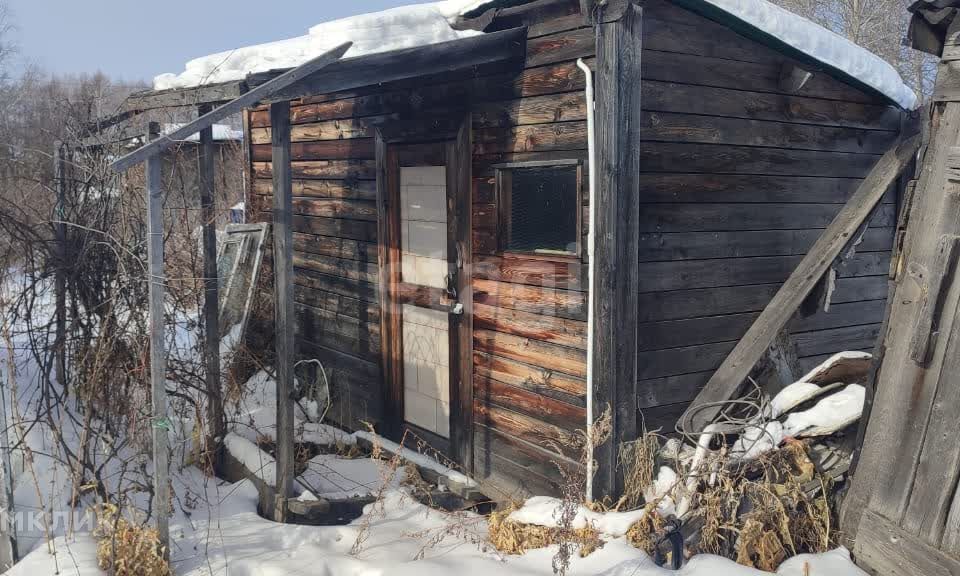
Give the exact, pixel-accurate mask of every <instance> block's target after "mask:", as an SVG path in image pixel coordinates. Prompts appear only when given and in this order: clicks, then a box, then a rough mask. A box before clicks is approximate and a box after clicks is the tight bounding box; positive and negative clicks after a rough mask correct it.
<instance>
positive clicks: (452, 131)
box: [375, 113, 473, 472]
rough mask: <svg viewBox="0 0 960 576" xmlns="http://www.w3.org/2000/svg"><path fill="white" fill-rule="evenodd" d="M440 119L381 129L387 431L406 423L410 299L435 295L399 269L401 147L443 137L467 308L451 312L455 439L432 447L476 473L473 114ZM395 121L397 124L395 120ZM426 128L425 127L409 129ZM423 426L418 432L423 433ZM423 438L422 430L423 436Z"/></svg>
mask: <svg viewBox="0 0 960 576" xmlns="http://www.w3.org/2000/svg"><path fill="white" fill-rule="evenodd" d="M449 120H452V121H451V122H449V123H448V122H446V121H443V122H440V123H441V124H445V125H446V129H441V130H438V129H437V128H438V122H437V121H436V120H434V121H433V122H422V123H418V122H412V123H411V122H410V121H409V120H399V121H395V122H394V123H389V122H388V123H386V124H384V125H381V126H380V127H378V128H377V130H376V142H375V151H376V178H377V261H378V277H377V278H378V294H379V298H380V341H381V346H380V347H381V374H382V379H381V380H382V391H383V404H384V410H383V414H384V430H382V433H384V434H385V435H387V436H388V437H390V438H392V439H394V440H396V441H400V440H401V439H402V438H403V437H404V433H405V431H406V430H407V429H408V425H407V424H406V423H405V421H404V391H403V324H402V322H403V317H402V304H403V302H404V301H410V300H411V299H419V298H423V297H424V296H427V297H428V298H432V299H433V300H436V297H435V295H430V294H423V293H422V291H417V292H416V293H410V291H409V290H405V289H404V288H405V286H404V284H403V283H402V282H401V274H400V258H401V252H400V178H399V176H400V158H399V154H398V147H399V146H401V145H403V146H408V145H416V144H420V143H423V144H427V143H434V144H436V143H437V142H441V143H442V146H443V150H444V160H445V162H446V175H447V187H446V188H447V190H446V192H447V261H448V267H449V273H450V274H452V275H453V277H454V278H455V279H456V282H455V289H456V295H457V301H458V302H459V303H460V304H461V305H462V306H463V313H462V314H460V315H453V314H451V315H450V319H451V322H450V330H449V334H450V360H451V361H450V439H449V444H448V446H433V448H435V449H438V450H439V451H440V452H442V453H444V454H445V455H446V456H448V457H449V458H451V459H453V460H454V461H455V462H456V463H457V464H459V465H460V466H462V467H463V468H464V469H465V470H466V471H467V472H472V471H473V290H472V285H473V282H472V263H473V249H472V218H471V215H472V213H473V201H472V196H473V194H472V175H471V172H472V164H473V158H472V148H471V146H472V134H471V117H470V114H469V113H464V114H461V115H458V116H457V117H455V118H452V119H449ZM391 124H392V125H391ZM411 126H413V127H416V126H422V129H417V128H414V129H411ZM419 432H420V431H419V430H418V433H419ZM420 435H421V436H423V434H420Z"/></svg>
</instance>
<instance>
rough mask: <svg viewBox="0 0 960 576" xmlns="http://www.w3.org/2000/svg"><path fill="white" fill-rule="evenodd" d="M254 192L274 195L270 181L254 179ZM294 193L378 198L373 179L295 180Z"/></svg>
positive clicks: (315, 196)
mask: <svg viewBox="0 0 960 576" xmlns="http://www.w3.org/2000/svg"><path fill="white" fill-rule="evenodd" d="M253 192H254V193H255V194H258V195H265V196H270V195H272V194H273V191H272V189H271V184H270V181H269V180H263V179H257V180H254V181H253ZM293 195H294V197H309V198H347V199H352V200H376V198H377V185H376V182H374V181H373V180H294V181H293Z"/></svg>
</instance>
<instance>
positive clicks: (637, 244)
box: [141, 0, 913, 494]
mask: <svg viewBox="0 0 960 576" xmlns="http://www.w3.org/2000/svg"><path fill="white" fill-rule="evenodd" d="M473 4H474V6H473V7H472V8H471V9H470V10H468V11H464V12H463V13H461V14H460V17H459V18H458V20H457V22H456V23H455V25H456V26H457V27H459V28H463V29H473V30H476V31H477V34H475V35H465V36H464V37H463V38H460V39H456V40H452V41H448V42H444V43H440V44H436V43H434V44H426V45H423V46H415V47H412V48H404V49H401V50H394V51H388V52H382V53H377V54H368V55H362V56H357V57H351V54H350V52H349V51H348V52H347V54H346V55H345V57H344V59H342V60H340V61H337V62H335V63H334V64H331V65H329V66H328V67H326V68H324V69H322V70H320V71H319V72H316V73H313V74H311V75H309V76H306V77H305V78H303V79H301V80H299V81H298V83H296V84H293V85H291V86H290V87H289V88H287V89H285V90H281V91H279V92H277V93H276V94H274V95H273V96H272V97H271V98H270V100H271V101H272V103H271V104H270V105H268V106H261V107H255V108H248V109H246V110H245V111H244V124H245V137H246V142H245V145H246V148H245V149H246V151H247V152H248V155H249V166H248V169H249V175H250V178H248V179H247V182H249V189H248V190H247V195H248V198H247V202H248V203H247V206H248V212H249V218H248V219H249V221H251V222H256V221H264V222H273V223H274V231H275V233H277V232H281V231H284V230H286V228H287V227H289V232H288V233H289V234H290V239H291V240H292V245H290V246H286V245H285V244H284V243H283V242H279V243H278V242H275V243H274V246H275V247H277V246H280V247H281V250H283V251H284V254H283V258H280V259H278V258H272V257H271V258H272V260H273V262H274V269H276V270H277V271H278V274H283V275H286V274H288V272H289V271H288V270H287V266H288V264H286V263H284V262H282V261H281V260H283V261H288V262H289V265H292V276H290V278H292V284H293V288H292V294H293V303H292V304H291V306H292V310H293V316H292V318H293V319H294V325H295V332H294V334H295V336H294V342H295V356H296V357H298V358H316V359H319V360H320V361H321V362H322V363H323V365H324V366H325V367H326V369H327V372H328V374H329V375H330V377H331V384H332V394H333V397H334V405H333V408H332V409H331V411H330V412H329V415H328V418H330V419H332V420H334V421H336V422H338V423H339V424H341V425H343V426H345V427H347V428H350V429H356V428H359V427H361V426H363V424H362V423H363V422H370V423H373V424H375V426H376V428H377V430H378V431H380V432H381V433H383V434H385V435H387V436H390V437H393V438H396V439H398V438H400V437H401V436H402V434H403V433H404V431H405V430H408V429H409V430H412V431H413V432H415V433H416V434H417V435H418V436H419V437H421V438H424V439H426V440H427V441H428V442H429V443H430V444H431V445H433V446H434V447H436V448H437V449H439V450H440V451H442V452H444V453H446V454H447V455H448V456H449V457H450V458H451V459H452V460H454V461H455V462H457V463H458V464H459V465H460V466H462V467H463V468H465V469H466V470H467V471H469V472H471V473H472V474H473V475H474V476H475V477H477V478H478V479H482V480H487V481H491V482H494V483H496V484H497V485H498V486H501V487H507V488H521V489H523V490H525V491H528V492H534V493H550V492H556V491H557V490H558V484H559V482H560V477H559V474H558V472H557V466H556V463H560V464H565V465H576V462H577V461H579V459H580V454H579V451H578V449H577V448H576V446H577V441H576V437H577V434H578V431H579V430H582V429H584V427H585V425H586V421H587V409H588V406H592V409H593V411H594V414H597V415H599V414H600V413H601V412H602V411H603V410H604V408H605V407H607V406H609V407H611V408H612V410H611V415H612V424H613V430H614V433H613V437H612V439H611V440H610V441H608V442H606V443H605V444H604V445H603V446H601V447H600V448H599V449H598V450H597V451H596V458H597V476H596V480H595V484H594V487H595V488H594V489H595V492H596V493H598V494H612V493H615V492H616V490H617V486H616V477H617V473H616V458H617V456H616V453H617V446H618V445H619V443H620V442H622V441H626V440H630V439H633V438H635V437H636V436H637V434H638V431H639V430H640V429H641V428H642V427H644V426H645V427H646V428H648V429H653V428H658V427H664V428H665V429H667V430H672V427H673V425H674V423H675V421H676V419H677V418H678V416H679V415H680V414H681V413H682V412H683V411H684V409H685V408H686V407H687V405H688V404H689V402H690V401H691V400H692V399H693V398H694V397H695V396H696V395H697V393H698V391H699V390H700V389H701V388H702V386H703V385H704V384H705V383H706V381H707V380H708V379H709V377H710V376H711V374H712V373H713V371H714V370H715V369H716V368H717V367H718V366H719V365H720V364H721V362H722V361H723V360H724V358H725V357H726V356H727V354H728V353H729V352H730V351H731V350H732V349H733V347H734V346H735V344H736V343H737V341H738V340H739V339H740V338H741V336H742V335H743V334H744V333H745V331H746V330H747V329H748V328H749V326H750V324H751V323H752V322H753V320H754V319H755V318H756V317H757V315H758V314H759V312H760V311H761V310H762V309H763V308H764V306H765V305H766V304H767V303H768V302H769V300H770V299H771V297H772V296H773V295H774V293H775V292H776V291H777V289H778V288H779V286H780V285H781V284H782V283H783V281H784V280H785V279H786V278H787V277H788V276H789V275H790V273H791V272H792V271H793V270H794V268H795V267H796V266H797V264H798V263H799V261H800V260H801V258H802V256H803V255H804V254H805V253H806V251H807V250H808V248H810V246H811V245H812V244H813V243H814V241H815V240H816V239H817V238H818V236H819V235H820V234H821V232H822V231H823V229H824V228H826V226H827V225H828V224H829V223H830V222H831V220H832V219H833V217H834V216H835V215H836V214H837V212H838V211H839V210H840V208H841V206H842V205H843V204H844V202H846V200H847V198H848V197H849V195H850V194H851V193H852V192H853V191H854V190H855V189H856V187H857V185H858V183H859V182H861V180H862V179H863V178H864V177H865V175H866V174H867V173H868V172H869V171H870V170H871V168H872V167H873V166H874V164H875V163H876V162H877V160H878V159H879V158H880V156H881V155H882V154H883V153H884V152H886V151H887V150H888V149H890V148H891V147H892V146H893V145H894V144H895V143H896V142H897V141H898V138H899V136H900V131H901V125H902V124H903V120H904V116H905V114H907V112H906V111H905V109H909V108H911V107H912V106H913V103H912V102H911V101H910V95H912V93H909V90H907V89H906V88H904V87H902V83H901V84H900V85H899V87H898V86H893V87H892V88H891V86H892V85H891V83H890V82H886V83H884V82H882V81H879V82H878V81H877V78H878V76H877V74H871V71H872V72H876V70H885V69H883V66H885V64H883V63H882V61H880V60H879V59H878V58H877V57H875V56H873V55H872V54H869V53H868V52H866V51H864V50H862V49H859V48H856V47H854V46H853V45H850V46H849V50H848V51H847V52H846V53H843V54H842V56H844V58H847V59H844V58H841V59H839V60H836V59H834V60H831V59H830V58H828V57H826V56H824V55H823V54H818V53H816V52H815V51H811V50H808V49H807V48H806V47H804V46H801V45H797V44H795V43H791V42H790V40H789V38H784V37H783V36H782V35H778V33H777V30H776V29H774V28H769V27H766V26H765V24H764V23H767V24H769V23H770V22H774V23H776V22H775V19H774V20H772V21H771V20H769V19H768V20H763V19H762V18H761V19H752V18H751V17H750V14H743V13H738V12H736V11H735V10H733V9H731V8H729V7H727V6H728V5H733V4H737V3H731V2H725V1H722V0H644V1H640V2H638V1H633V0H631V1H625V0H624V1H621V0H609V1H607V2H593V1H589V0H535V1H528V2H524V1H516V0H513V1H510V0H501V1H490V2H475V3H473ZM739 4H741V5H751V3H744V2H741V3H739ZM753 5H755V6H756V7H758V8H759V9H762V10H761V11H760V13H762V12H763V10H773V11H774V12H772V13H773V14H774V15H781V14H780V12H782V11H780V12H777V11H778V10H779V9H778V8H775V7H774V6H772V5H770V4H768V3H766V2H764V1H763V0H756V2H755V3H753ZM784 14H785V13H784ZM790 22H795V21H790ZM790 22H788V24H789V23H790ZM804 22H806V21H804ZM806 24H807V25H809V26H813V27H814V28H816V26H815V25H813V24H811V23H809V22H806ZM818 31H819V33H822V34H823V38H831V37H829V34H830V33H828V32H826V31H824V30H822V29H818ZM480 32H482V33H480ZM821 39H822V38H821ZM834 40H835V41H836V42H840V39H839V37H836V38H835V39H834ZM838 45H841V46H846V45H844V44H842V43H840V44H838ZM578 59H583V61H584V62H585V64H586V67H585V68H589V70H591V73H592V75H593V93H594V95H595V118H594V121H593V125H592V127H593V134H594V136H595V138H594V141H595V145H594V153H593V154H592V155H591V154H590V153H589V149H590V148H589V142H588V140H589V138H588V136H589V134H590V127H591V125H590V124H588V109H589V106H588V100H587V95H586V93H585V87H586V85H587V82H586V71H585V70H584V69H583V68H581V67H578V63H577V61H578ZM850 59H852V61H853V62H854V64H853V65H851V64H850V61H851V60H850ZM856 63H859V64H862V66H859V67H858V66H857V65H856ZM865 69H866V70H868V72H867V73H864V72H863V71H864V70H865ZM281 72H283V71H267V72H263V71H260V72H255V73H252V74H249V75H247V76H246V77H245V78H244V79H243V80H239V81H233V82H226V83H221V84H216V85H204V86H200V87H196V88H185V89H179V90H172V91H167V92H154V93H151V94H149V95H144V96H142V100H141V101H142V102H148V101H151V102H154V103H160V102H164V101H168V102H172V101H179V102H180V103H181V104H188V105H192V104H196V103H198V102H204V103H211V102H224V101H228V100H231V99H233V98H235V97H238V96H240V95H241V94H243V93H244V92H246V91H249V90H253V89H255V88H256V87H257V86H260V85H263V84H264V83H267V82H269V81H270V80H271V79H274V78H276V77H278V76H279V74H280V73H281ZM890 73H892V68H891V69H890V70H889V72H888V73H887V75H886V79H888V80H889V77H890V76H889V74H890ZM893 74H894V76H895V73H893ZM880 77H881V79H882V78H883V75H882V74H881V75H880ZM896 79H897V81H899V77H896ZM895 88H896V89H895ZM897 89H900V91H899V92H898V91H897ZM908 93H909V94H910V95H907V94H908ZM150 99H153V100H150ZM276 162H282V163H283V164H282V165H276ZM591 178H594V179H595V180H594V182H595V188H594V198H595V200H594V206H593V210H594V214H595V218H596V220H595V222H596V223H595V242H596V244H595V252H594V254H593V266H594V271H595V272H594V277H593V281H592V283H591V281H590V274H589V272H588V268H589V264H590V258H588V244H589V242H588V240H589V230H588V228H589V226H588V223H589V220H590V216H589V214H590V205H589V204H590V203H589V198H590V196H591V194H590V185H589V183H590V181H591ZM278 182H279V184H278ZM278 186H279V188H278ZM276 190H279V191H280V193H281V195H283V196H284V197H280V198H278V197H275V194H274V192H275V191H276ZM288 194H289V195H290V198H289V206H290V207H291V208H292V211H291V213H286V212H285V211H283V210H282V209H281V211H280V212H276V211H275V210H274V207H275V206H281V207H282V206H283V205H284V204H283V202H286V201H288V199H287V198H286V196H287V195H288ZM899 202H900V187H899V186H894V187H893V188H891V189H890V190H889V192H888V194H887V195H886V196H885V198H884V200H883V201H882V204H880V205H879V207H878V208H877V209H876V210H874V212H873V214H872V215H871V218H870V221H869V227H868V229H867V230H866V232H865V234H864V235H863V238H862V242H860V243H859V245H857V246H856V253H855V254H853V255H852V256H850V257H848V258H846V259H845V260H844V261H843V262H842V264H841V265H840V266H839V267H838V269H837V277H836V279H835V283H834V284H833V290H832V293H831V295H830V297H829V299H828V305H824V303H823V302H815V303H814V304H813V306H809V307H807V310H806V315H802V314H798V316H797V317H796V318H795V320H794V321H793V322H792V323H791V324H790V326H789V334H790V337H789V342H790V344H789V345H790V346H791V347H793V348H795V351H796V355H797V356H798V358H799V365H800V366H799V368H800V369H802V368H804V367H808V366H811V365H813V364H815V363H818V362H819V361H820V360H821V359H822V358H824V357H825V356H826V355H829V354H832V353H834V352H837V351H841V350H869V349H871V348H872V346H873V344H874V341H875V339H876V337H877V335H878V333H879V331H880V325H881V322H882V320H883V314H884V307H885V298H886V294H887V272H888V267H889V263H890V251H891V246H892V245H893V241H894V230H895V226H896V218H897V211H898V206H899ZM278 226H279V227H278ZM273 256H278V254H276V253H274V254H273ZM268 259H270V258H268ZM285 277H286V276H285ZM591 289H592V291H593V293H594V298H593V301H594V303H595V304H594V314H593V321H592V326H589V325H588V312H589V307H590V306H589V302H590V298H589V295H590V292H591ZM279 300H282V299H281V298H278V301H279ZM284 305H285V304H284ZM278 320H281V319H280V318H279V317H278ZM284 322H285V321H281V322H280V326H279V327H278V330H280V331H283V330H285V328H284ZM588 328H592V334H591V333H590V332H589V330H588ZM588 342H592V350H591V351H589V352H588ZM588 377H589V378H590V379H591V380H592V390H593V392H592V397H590V398H588V383H587V381H588Z"/></svg>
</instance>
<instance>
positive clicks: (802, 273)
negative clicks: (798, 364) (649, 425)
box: [685, 137, 920, 428]
mask: <svg viewBox="0 0 960 576" xmlns="http://www.w3.org/2000/svg"><path fill="white" fill-rule="evenodd" d="M919 144H920V142H919V138H918V137H913V138H911V139H909V140H907V141H906V142H903V143H902V144H900V145H899V146H897V147H896V148H895V149H893V150H891V151H890V152H888V153H887V154H885V155H884V156H883V158H881V159H880V161H879V162H877V165H876V166H875V167H874V169H873V170H872V171H871V172H870V174H869V175H868V176H867V178H866V179H865V180H864V181H863V183H862V184H861V185H860V187H859V188H858V190H857V192H856V193H855V194H854V195H853V197H851V199H850V201H849V202H848V203H847V204H846V205H845V207H844V209H843V210H842V211H841V212H840V213H839V214H838V215H837V217H836V219H835V220H834V221H833V222H832V223H831V224H830V226H829V227H828V228H827V229H826V231H824V234H823V236H822V237H821V238H820V239H819V240H818V241H817V242H816V244H814V246H813V248H812V249H811V250H810V252H809V253H808V255H807V256H805V257H804V258H803V260H802V261H801V262H800V263H799V264H798V265H797V268H796V269H795V270H794V271H793V272H792V273H791V274H790V278H788V279H787V281H786V283H785V284H784V285H783V286H782V287H781V288H780V290H779V291H778V292H777V295H776V296H774V297H773V300H771V302H770V304H769V305H768V306H767V307H766V308H765V309H764V311H763V312H762V313H761V314H760V317H759V318H758V319H757V321H756V322H755V323H754V325H753V326H751V327H750V330H748V331H747V334H746V335H745V336H744V337H743V339H742V340H740V342H739V343H738V344H737V347H736V348H735V349H734V351H733V352H731V354H730V356H729V357H728V358H727V360H726V361H724V363H723V365H722V366H721V367H720V368H719V369H718V370H717V372H716V374H714V376H713V377H712V378H711V379H710V382H708V383H707V385H706V387H705V388H704V389H703V391H701V393H700V394H699V395H698V396H697V398H696V399H695V401H694V404H693V406H691V408H690V409H688V410H687V412H686V413H685V418H686V419H687V421H688V422H690V423H691V424H693V425H694V427H695V428H702V426H704V425H705V423H707V422H710V420H711V419H712V417H713V416H714V415H715V414H716V413H717V410H716V407H715V406H710V403H712V402H717V401H721V400H726V399H728V398H730V397H731V396H732V395H733V394H734V393H735V392H736V390H737V388H738V387H739V386H740V385H741V384H742V382H743V380H744V379H745V378H746V376H747V374H749V372H750V370H751V369H753V366H754V364H756V362H757V360H759V359H760V356H762V355H763V353H764V351H765V350H766V349H767V347H768V346H769V344H770V342H772V341H773V338H774V337H775V336H776V335H777V333H778V332H780V330H781V329H783V327H784V326H785V325H786V323H787V322H788V321H789V319H790V317H791V316H792V315H793V313H794V312H795V311H796V309H797V308H798V307H799V305H800V303H801V302H802V301H803V299H804V298H806V296H807V294H809V293H810V291H811V290H812V289H813V287H814V286H815V285H816V283H817V282H818V281H819V279H820V277H821V276H822V275H823V273H824V272H826V270H827V269H828V268H829V267H830V266H831V264H832V263H833V262H834V260H835V259H836V257H837V256H838V255H839V254H840V251H841V250H843V247H844V246H845V245H846V244H847V242H848V241H849V239H850V238H851V235H852V234H853V233H854V232H856V230H857V228H859V226H860V225H861V224H862V223H863V222H864V221H865V220H866V218H867V216H868V215H869V214H870V212H871V211H872V210H873V208H874V206H875V205H876V204H877V202H879V201H880V198H881V197H882V196H883V194H884V193H885V192H886V190H887V189H888V188H889V187H890V185H891V184H892V183H893V181H894V179H896V178H897V177H898V176H899V175H900V172H902V171H903V169H904V167H905V166H906V165H907V164H908V163H909V162H910V161H911V160H912V159H913V157H914V155H915V154H916V152H917V149H918V147H919Z"/></svg>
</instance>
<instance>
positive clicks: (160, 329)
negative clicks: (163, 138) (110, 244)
mask: <svg viewBox="0 0 960 576" xmlns="http://www.w3.org/2000/svg"><path fill="white" fill-rule="evenodd" d="M159 136H160V125H159V124H157V123H156V122H151V123H150V127H149V130H148V134H147V138H148V140H155V139H156V138H158V137H159ZM162 166H163V158H162V157H161V156H159V155H154V156H149V157H148V158H147V163H146V180H147V270H148V273H149V278H150V287H149V288H150V291H149V298H150V388H151V390H152V392H153V394H152V396H153V418H152V422H151V424H152V427H153V469H154V473H153V513H154V514H155V515H156V519H157V533H158V536H159V540H160V546H162V547H163V554H164V556H165V557H168V558H169V555H170V525H169V523H170V518H169V516H170V482H169V473H170V470H169V466H170V453H169V450H168V448H167V446H168V443H169V438H168V436H167V431H168V430H169V428H170V422H169V420H167V389H166V380H167V375H166V364H167V362H166V351H165V350H164V345H163V333H164V325H163V300H164V285H165V283H166V279H165V277H164V275H163V180H162V172H161V168H162Z"/></svg>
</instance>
